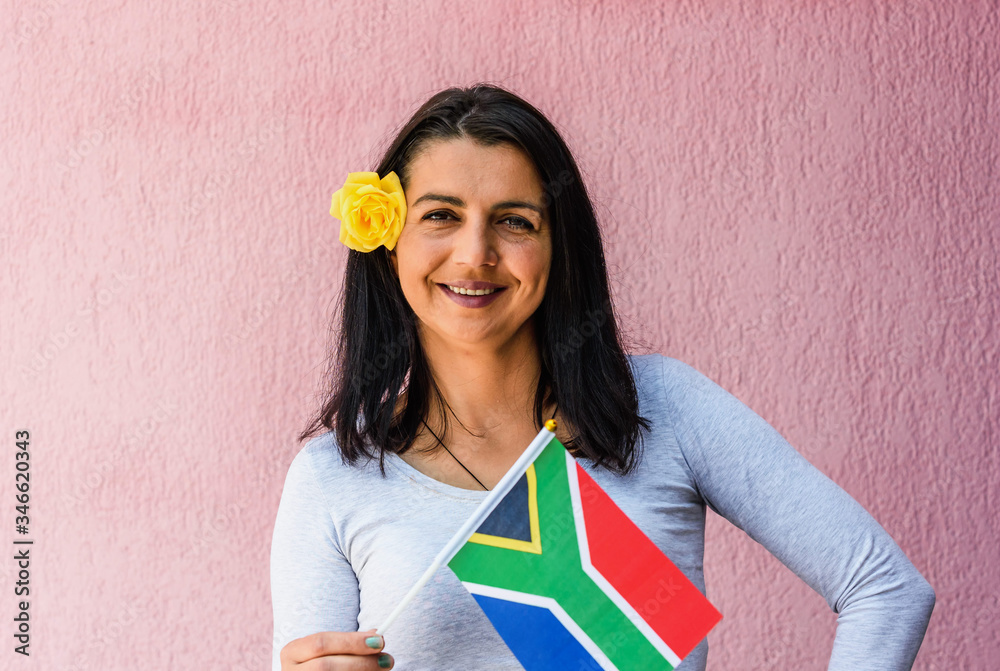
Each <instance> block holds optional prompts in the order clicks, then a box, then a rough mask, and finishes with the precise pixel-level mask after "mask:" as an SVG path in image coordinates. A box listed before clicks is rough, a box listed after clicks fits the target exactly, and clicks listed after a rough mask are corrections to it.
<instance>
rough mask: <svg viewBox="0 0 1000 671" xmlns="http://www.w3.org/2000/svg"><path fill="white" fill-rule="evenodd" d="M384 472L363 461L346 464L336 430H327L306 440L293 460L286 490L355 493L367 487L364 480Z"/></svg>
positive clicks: (319, 493) (326, 493)
mask: <svg viewBox="0 0 1000 671" xmlns="http://www.w3.org/2000/svg"><path fill="white" fill-rule="evenodd" d="M373 472H374V474H375V475H380V471H379V468H378V464H377V463H374V462H372V461H360V462H359V463H357V464H354V465H351V464H348V463H345V462H344V460H343V457H342V456H341V453H340V448H339V446H338V445H337V441H336V439H335V438H334V435H333V433H332V432H326V433H323V434H321V435H319V436H316V437H314V438H312V439H310V440H309V441H307V442H306V444H305V445H303V446H302V448H301V449H300V450H299V452H298V453H297V454H296V455H295V457H294V458H293V459H292V463H291V465H289V467H288V475H287V476H286V478H285V493H288V492H289V490H290V489H292V488H297V489H300V490H305V491H311V492H312V493H313V494H314V495H319V496H322V497H326V496H329V495H330V494H331V493H332V492H345V491H346V492H352V491H353V490H356V489H358V488H359V487H364V485H363V484H362V483H363V481H364V480H367V478H368V477H371V476H372V475H373Z"/></svg>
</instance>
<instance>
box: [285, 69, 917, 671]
mask: <svg viewBox="0 0 1000 671" xmlns="http://www.w3.org/2000/svg"><path fill="white" fill-rule="evenodd" d="M376 173H377V175H374V179H375V182H374V183H378V184H382V185H385V184H388V185H389V186H388V188H389V190H390V191H392V185H393V181H392V180H393V178H394V177H393V176H398V185H399V190H398V192H397V195H396V196H389V202H390V208H389V209H390V210H391V202H395V201H392V198H398V202H397V205H398V213H399V214H401V215H403V216H405V218H404V219H402V220H401V221H400V222H397V223H396V224H393V223H392V222H391V221H390V220H391V214H392V213H391V211H387V214H386V216H387V217H388V219H386V220H385V221H383V222H382V223H383V224H384V225H383V228H384V229H385V230H387V231H389V235H388V237H387V238H385V239H384V240H383V241H382V242H381V244H374V243H372V242H371V241H370V240H369V241H364V240H362V241H360V242H359V241H358V240H355V239H353V238H352V237H351V236H352V234H353V233H357V230H355V231H354V232H353V233H352V232H351V231H347V232H345V230H344V229H342V236H341V239H342V241H345V242H347V243H348V244H350V245H351V246H352V247H353V248H354V249H355V250H364V251H352V252H351V253H350V254H349V258H348V262H347V272H346V277H345V281H344V294H343V305H342V307H343V310H342V321H341V327H340V340H339V346H338V351H337V355H336V357H334V366H333V375H332V384H331V390H330V394H329V397H328V400H327V402H326V404H325V405H324V407H323V409H322V411H321V412H320V413H319V415H318V417H317V418H316V419H315V421H314V422H313V424H312V425H311V426H310V427H309V429H307V431H305V432H304V433H303V435H302V436H301V438H306V437H309V436H316V434H317V433H318V432H320V430H321V429H324V428H325V429H328V431H326V432H325V433H323V434H322V435H319V436H318V437H314V438H313V439H312V440H310V441H309V442H308V444H306V446H305V447H304V448H303V449H302V450H301V452H300V453H299V454H298V456H297V457H296V458H295V460H294V461H293V463H292V465H291V467H290V469H289V472H288V477H287V480H286V483H285V488H284V491H283V493H282V498H281V504H280V507H279V511H278V516H277V521H276V525H275V530H274V540H273V545H272V555H271V561H272V563H271V580H272V593H273V602H274V618H275V619H274V622H275V634H274V661H273V664H274V669H276V670H277V669H286V670H287V669H300V670H303V671H305V670H308V669H377V668H390V667H391V665H393V664H394V663H396V662H398V663H399V666H400V668H405V669H408V670H410V669H435V670H440V669H516V668H520V667H519V665H518V664H517V661H516V659H515V658H514V657H513V655H512V654H511V653H510V651H509V650H508V649H507V648H506V646H505V645H504V643H503V641H502V639H500V637H499V635H498V634H497V633H496V632H495V630H494V629H493V628H492V626H491V625H490V623H489V620H487V619H486V617H485V615H483V613H482V612H481V611H480V609H479V607H478V606H477V605H476V602H475V601H474V600H473V598H472V597H471V596H470V595H469V594H468V593H467V592H466V591H465V589H464V588H463V587H462V585H461V584H460V583H459V582H458V580H457V578H456V577H455V576H454V574H452V573H451V572H450V571H448V570H447V569H444V570H441V571H438V573H437V575H436V576H435V578H434V579H433V580H432V581H431V582H430V583H429V584H428V585H427V586H426V587H425V588H424V590H423V591H422V592H421V593H420V595H419V596H418V598H417V600H416V601H415V602H414V603H412V604H411V605H410V606H409V607H408V608H407V610H406V611H404V613H403V615H402V616H401V617H400V619H399V620H398V621H397V622H396V624H394V625H393V629H392V630H391V631H390V632H389V635H388V640H383V637H381V636H376V635H373V632H374V630H375V628H376V627H378V626H379V624H381V622H382V621H384V619H385V618H386V616H387V615H388V614H389V612H390V611H391V610H392V609H393V608H394V607H395V606H396V604H397V603H399V601H400V600H401V599H402V598H403V596H404V595H405V594H406V592H407V590H408V589H409V588H410V587H411V585H413V583H414V582H416V580H417V579H418V578H419V576H420V574H421V573H422V572H423V570H424V569H425V568H426V567H427V566H428V565H429V564H430V562H431V559H432V558H433V557H434V555H435V554H436V553H437V552H438V551H439V550H440V548H441V547H442V546H443V545H444V544H445V543H446V542H447V540H448V539H449V538H450V536H451V534H452V533H453V532H454V531H455V529H457V528H458V527H459V526H460V525H461V523H462V522H463V521H464V520H465V519H466V518H467V517H468V516H469V514H470V513H471V512H472V511H473V509H474V508H475V507H476V505H477V504H478V503H479V502H480V501H481V500H482V499H483V498H484V497H485V496H486V490H488V489H490V488H492V487H493V486H494V485H495V484H496V483H497V481H499V479H500V478H501V477H502V476H503V474H504V473H505V472H506V471H507V469H508V468H509V467H510V466H511V464H512V463H513V462H514V461H515V460H516V458H517V457H518V455H519V454H520V453H521V451H522V450H523V449H524V448H525V447H526V446H527V445H528V443H529V442H530V441H531V439H532V438H533V437H534V436H535V435H536V434H537V433H538V431H539V429H540V427H541V425H542V423H543V421H544V420H545V419H547V418H549V417H555V418H556V419H557V421H558V430H557V432H556V435H557V437H558V438H559V439H560V441H561V442H562V443H563V444H564V445H566V446H567V448H569V449H570V450H571V452H572V453H573V454H574V456H576V457H577V458H578V459H580V460H581V463H583V464H584V466H585V467H586V468H588V470H589V472H590V473H591V474H592V476H593V477H594V478H595V479H596V480H597V482H598V483H599V484H600V485H601V486H602V487H603V488H604V489H605V491H607V492H608V494H609V495H610V496H611V497H612V498H613V499H614V500H615V502H616V503H617V504H618V505H619V507H621V508H622V510H624V511H625V513H627V514H628V515H629V516H630V517H631V518H632V519H633V521H635V522H636V524H638V526H639V527H640V528H642V529H643V531H645V532H646V534H647V535H648V536H649V537H650V538H651V539H652V540H653V541H654V542H655V543H656V544H657V545H658V546H659V547H660V548H661V549H662V550H663V551H664V552H665V553H666V554H667V555H668V556H669V557H670V559H671V560H672V561H673V563H674V564H676V565H677V566H678V567H679V568H680V569H681V570H682V571H683V572H684V573H685V574H686V575H687V576H688V578H690V579H691V580H692V581H693V582H694V584H695V585H697V586H698V588H699V589H700V590H702V591H703V592H704V590H705V585H704V576H703V570H702V558H703V554H704V524H705V506H706V505H708V506H710V507H711V508H712V509H713V510H715V511H716V512H718V513H719V514H721V515H722V516H724V517H726V518H727V519H728V520H730V521H731V522H733V523H734V524H736V525H738V526H739V527H740V528H742V529H744V530H745V531H746V532H747V533H748V534H749V535H750V536H751V537H752V538H754V539H755V540H757V541H758V542H760V543H762V544H763V545H765V546H766V547H767V548H768V549H769V550H770V551H771V552H772V553H774V554H775V555H776V556H777V557H778V558H779V559H780V560H781V561H782V562H784V563H785V564H786V565H787V566H788V567H789V568H791V569H792V570H793V571H794V572H795V573H796V574H797V575H799V576H800V577H802V578H803V579H804V580H805V581H806V582H807V583H808V584H809V585H810V586H811V587H813V589H815V590H816V591H818V592H819V593H820V594H822V595H823V597H824V598H825V599H826V600H827V602H828V603H829V604H830V606H831V608H833V609H834V610H835V611H836V612H837V613H839V619H838V625H837V635H836V640H835V644H834V648H833V654H832V658H831V662H830V668H836V669H848V668H851V669H857V668H873V669H875V668H877V669H904V668H909V667H910V665H911V664H912V662H913V659H914V657H915V655H916V652H917V649H918V647H919V645H920V642H921V640H922V638H923V634H924V631H925V629H926V626H927V621H928V619H929V617H930V612H931V609H932V608H933V604H934V592H933V590H932V589H931V588H930V586H929V585H928V584H927V582H926V581H925V580H924V579H923V577H922V576H921V575H920V573H919V572H917V570H916V569H915V568H914V567H913V565H912V564H911V563H910V562H909V561H908V560H907V558H906V557H905V556H904V555H903V553H902V552H901V551H900V549H899V548H898V547H897V546H896V544H895V543H894V542H893V540H892V539H891V538H890V537H889V535H888V534H887V533H886V532H885V531H884V530H883V529H882V528H881V527H880V526H879V525H878V524H877V523H876V522H875V521H874V520H873V519H872V518H871V517H870V516H869V515H868V514H867V513H866V512H865V510H864V509H863V508H862V507H861V506H860V505H859V504H857V503H856V502H855V501H854V500H853V499H851V498H850V496H848V495H847V494H846V493H845V492H844V491H843V490H841V489H840V488H839V487H837V486H836V485H835V484H834V483H833V482H831V481H830V480H829V479H827V478H826V477H825V476H824V475H822V474H821V473H820V472H819V471H817V470H816V469H815V468H813V467H812V466H811V465H810V464H809V463H808V462H807V461H806V460H805V459H803V458H802V457H801V456H800V455H799V454H798V453H797V452H796V451H795V450H794V449H793V448H792V447H791V446H790V445H788V443H787V442H785V441H784V440H783V439H782V438H781V436H780V435H778V433H777V432H776V431H775V430H774V429H773V428H771V427H770V426H769V425H768V424H767V423H766V422H765V421H764V420H762V419H761V418H760V417H758V416H757V415H756V414H754V413H753V412H752V411H750V410H749V409H748V408H747V407H746V406H744V405H743V404H741V403H740V402H739V401H738V400H736V399H735V398H734V397H732V396H730V395H729V394H728V393H727V392H725V391H724V390H722V389H721V388H719V387H718V386H716V385H715V384H714V383H712V382H711V381H710V380H708V379H707V378H705V377H704V376H702V375H701V374H699V373H698V372H696V371H695V370H693V369H691V368H690V367H688V366H685V365H684V364H682V363H680V362H678V361H675V360H672V359H669V358H666V357H662V356H660V355H645V356H626V354H625V352H624V349H623V345H622V343H621V339H620V336H619V333H618V330H617V327H616V324H615V318H614V312H613V310H612V307H611V300H610V292H609V288H608V279H607V272H606V268H605V261H604V254H603V250H602V246H601V239H600V233H599V230H598V226H597V222H596V219H595V216H594V212H593V208H592V206H591V202H590V199H589V197H588V195H587V192H586V190H585V188H584V185H583V181H582V179H581V177H580V173H579V171H578V170H577V167H576V164H575V162H574V161H573V158H572V156H571V155H570V153H569V151H568V149H567V148H566V146H565V144H564V143H563V141H562V139H561V138H560V136H559V134H558V133H557V131H556V130H555V129H554V128H553V126H552V125H551V124H550V123H549V122H548V121H547V120H546V119H545V118H544V116H543V115H542V114H541V113H540V112H538V111H537V110H536V109H534V108H533V107H532V106H531V105H529V104H528V103H527V102H525V101H523V100H521V99H520V98H518V97H516V96H514V95H513V94H511V93H509V92H506V91H504V90H502V89H498V88H495V87H490V86H482V85H481V86H476V87H473V88H470V89H448V90H446V91H442V92H440V93H438V94H437V95H435V96H434V97H432V98H431V99H430V100H429V101H428V102H427V103H426V104H425V105H423V106H422V107H421V108H420V110H418V111H417V112H416V114H415V115H414V116H413V118H411V119H410V121H409V122H408V123H407V124H406V126H405V127H404V128H403V129H402V130H401V131H400V132H399V134H398V136H397V137H396V139H395V141H394V142H393V143H392V145H391V146H390V147H389V149H388V150H387V152H386V154H385V156H384V158H383V159H382V161H381V163H380V164H379V166H378V168H377V170H376ZM369 175H370V174H369ZM346 188H347V186H345V189H346ZM361 190H363V189H361ZM343 191H344V190H342V191H340V192H338V194H337V195H335V198H334V208H333V210H332V211H334V212H335V213H342V214H343V216H344V217H348V216H350V212H349V210H350V208H349V207H347V206H345V205H344V203H345V202H346V201H343V200H342V198H343V196H342V195H341V194H342V192H343ZM404 195H405V206H404V205H403V198H404ZM342 206H343V207H342ZM338 208H339V209H338ZM387 222H388V223H387ZM403 222H405V223H403ZM367 223H370V222H367V221H366V226H367ZM398 224H402V226H401V229H400V228H399V225H398ZM360 228H364V230H369V229H367V228H365V227H360ZM393 229H394V230H393ZM359 230H360V229H359ZM363 233H364V231H362V233H361V234H359V235H363ZM397 233H398V239H393V236H394V235H396V234H397ZM375 242H376V243H378V241H375ZM383 650H384V651H383ZM707 650H708V648H707V642H705V641H703V642H702V643H701V645H699V646H698V647H697V648H696V649H695V650H694V651H693V652H692V653H691V654H690V655H689V656H688V657H687V658H686V659H685V660H684V662H683V663H682V664H681V666H680V667H678V668H680V669H704V668H705V664H706V656H707Z"/></svg>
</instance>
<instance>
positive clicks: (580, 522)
mask: <svg viewBox="0 0 1000 671" xmlns="http://www.w3.org/2000/svg"><path fill="white" fill-rule="evenodd" d="M448 566H449V567H451V569H452V570H453V571H454V572H455V574H456V575H457V576H458V578H459V579H460V580H461V581H462V583H463V584H464V585H465V587H466V588H467V589H468V590H469V592H470V593H471V594H472V595H473V597H474V598H475V599H476V601H477V602H478V603H479V605H480V607H481V608H482V609H483V611H484V612H485V613H486V615H487V616H488V617H489V618H490V621H491V622H492V623H493V626H494V627H496V629H497V631H498V632H499V633H500V635H501V636H502V637H503V639H504V641H505V642H506V643H507V646H508V647H509V648H510V649H511V651H512V652H513V653H514V655H515V656H516V657H517V659H518V661H519V662H520V663H521V665H522V666H524V668H525V669H528V671H533V670H535V669H673V668H674V667H676V666H677V665H678V664H679V663H680V661H681V659H683V658H684V657H685V656H686V655H687V654H688V653H689V652H691V650H692V649H693V648H694V647H695V646H696V645H698V643H699V642H701V640H702V639H703V638H704V637H705V636H706V635H707V634H708V632H709V630H710V629H711V628H712V627H713V626H715V624H716V623H718V622H719V620H720V619H722V615H721V614H720V613H719V612H718V611H717V610H716V609H715V608H714V607H713V606H712V604H711V603H709V602H708V600H707V599H706V598H705V597H704V595H702V593H701V592H700V591H698V588H697V587H695V586H694V584H693V583H691V581H689V580H688V579H687V577H685V576H684V574H683V573H681V571H680V570H679V569H678V568H677V567H676V566H674V565H673V563H672V562H671V561H670V560H669V559H668V558H667V557H666V555H664V554H663V553H662V552H661V551H660V550H659V548H657V547H656V545H654V544H653V542H652V541H650V540H649V538H647V537H646V535H645V534H644V533H643V532H642V531H640V530H639V528H638V527H637V526H635V524H633V523H632V521H631V520H630V519H629V518H628V517H627V516H626V515H625V514H624V513H623V512H622V511H621V510H620V509H619V508H618V506H616V505H615V503H614V502H613V501H612V500H611V498H610V497H609V496H608V495H607V494H606V493H605V492H604V490H602V489H601V488H600V487H599V486H598V485H597V483H596V482H594V480H593V479H592V478H591V477H590V475H588V474H587V472H586V471H584V470H583V468H582V467H580V465H579V464H577V463H576V460H575V459H573V457H572V456H570V454H569V452H567V451H566V448H565V447H564V446H563V445H562V443H560V442H559V441H558V440H557V439H556V438H555V437H551V439H550V440H549V442H548V444H547V445H546V446H545V448H544V449H543V450H542V451H541V454H539V456H538V457H537V458H536V459H535V460H534V462H533V463H532V464H531V465H530V466H528V468H527V470H526V471H525V472H524V474H523V475H522V476H521V477H520V479H519V480H518V481H517V483H516V484H515V485H514V486H513V488H512V489H511V490H510V492H509V493H508V494H507V495H506V496H504V497H503V498H502V499H501V500H500V502H499V503H498V504H497V506H496V508H494V509H493V511H492V512H491V513H490V514H489V516H488V517H487V518H486V519H485V520H484V521H483V522H482V523H481V524H480V525H479V526H478V528H476V531H475V533H473V534H472V536H471V537H470V538H469V540H468V541H467V542H466V543H465V544H464V545H463V546H462V547H461V549H459V550H458V552H457V553H456V554H455V555H454V557H453V558H452V559H451V560H450V561H449V562H448Z"/></svg>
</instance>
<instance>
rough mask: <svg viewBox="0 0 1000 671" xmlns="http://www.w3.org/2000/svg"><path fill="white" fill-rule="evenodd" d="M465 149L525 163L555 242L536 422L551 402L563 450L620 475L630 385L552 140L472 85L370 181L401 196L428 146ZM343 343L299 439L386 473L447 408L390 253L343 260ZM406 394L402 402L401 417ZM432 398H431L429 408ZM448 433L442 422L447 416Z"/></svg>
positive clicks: (634, 444) (624, 465) (628, 446)
mask: <svg viewBox="0 0 1000 671" xmlns="http://www.w3.org/2000/svg"><path fill="white" fill-rule="evenodd" d="M460 138H467V139H471V140H473V141H475V142H478V143H480V144H482V145H484V146H494V145H498V144H504V143H505V144H509V145H512V146H514V147H517V148H519V149H521V150H522V151H523V152H524V153H525V154H527V156H528V157H529V158H530V159H531V160H532V162H533V163H534V165H535V168H536V169H537V171H538V174H539V176H540V178H541V180H542V188H543V193H544V196H543V205H545V206H547V207H548V213H549V220H550V222H551V231H552V263H551V266H550V271H549V279H548V283H547V285H546V289H545V296H544V297H543V299H542V302H541V304H540V305H539V307H538V309H537V311H536V312H535V314H534V316H533V319H534V320H535V332H536V334H537V338H538V345H539V347H540V354H541V375H540V377H539V380H538V387H537V389H536V392H535V405H534V410H535V422H536V426H541V425H542V423H543V421H544V418H543V417H542V412H543V410H544V408H545V405H546V404H547V403H551V402H555V403H556V404H557V407H558V409H559V412H560V413H561V415H562V416H563V417H564V418H565V420H566V421H567V422H568V424H569V427H570V428H571V429H572V431H573V435H572V437H571V439H570V440H569V441H568V442H567V444H566V447H567V448H568V449H570V450H571V451H572V452H573V454H575V455H577V456H582V457H586V458H588V459H590V460H591V461H593V462H594V463H595V464H597V465H600V466H606V467H608V468H610V469H612V470H614V471H616V472H618V473H622V474H625V473H628V472H629V471H631V470H632V469H633V468H634V467H635V465H636V464H637V463H638V459H639V445H640V441H639V438H640V430H641V429H647V430H648V429H649V422H648V420H646V419H645V418H644V417H642V416H640V415H639V414H638V396H637V393H636V387H635V380H634V378H633V375H632V370H631V368H630V367H629V363H628V358H627V356H626V354H625V347H624V344H623V342H622V339H621V335H620V333H619V330H618V326H617V324H616V320H615V313H614V308H613V305H612V302H611V293H610V290H609V284H608V272H607V267H606V264H605V260H604V249H603V246H602V243H601V234H600V230H599V228H598V224H597V218H596V216H595V214H594V207H593V205H592V203H591V200H590V197H589V196H588V194H587V190H586V188H585V186H584V183H583V179H582V178H581V176H580V171H579V170H578V168H577V166H576V162H575V161H574V160H573V157H572V155H571V154H570V152H569V149H568V148H567V146H566V144H565V142H564V141H563V139H562V138H561V137H560V135H559V133H558V131H557V130H556V129H555V127H554V126H553V125H552V124H551V123H550V122H549V120H548V119H546V118H545V116H544V115H542V113H541V112H539V111H538V110H537V109H535V107H533V106H532V105H531V104H529V103H528V102H526V101H524V100H522V99H521V98H519V97H518V96H516V95H514V94H513V93H511V92H509V91H506V90H504V89H502V88H498V87H495V86H490V85H485V84H478V85H475V86H472V87H470V88H450V89H446V90H444V91H441V92H439V93H437V94H435V95H434V96H433V97H432V98H431V99H430V100H428V101H427V102H426V103H424V105H423V106H421V107H420V109H419V110H417V112H416V113H415V114H414V115H413V116H412V117H411V118H410V120H409V121H408V122H407V123H406V125H405V126H403V128H402V129H401V130H400V131H399V133H398V134H397V135H396V137H395V139H394V140H393V141H392V143H391V145H390V146H389V148H388V149H387V150H386V151H385V154H384V155H383V157H382V160H381V161H380V162H379V164H378V167H377V168H376V169H375V172H377V173H378V174H379V176H380V177H382V176H385V175H386V174H388V173H389V172H390V171H395V172H396V174H397V175H398V176H399V178H400V182H401V183H402V186H403V189H404V191H405V189H406V187H407V184H408V183H409V174H408V169H409V167H410V162H411V161H412V160H413V159H414V158H415V157H416V156H417V155H418V154H419V153H420V151H421V150H422V149H424V148H425V147H426V146H427V144H428V143H430V142H433V141H439V140H451V139H460ZM339 308H340V309H339V311H340V314H341V317H340V324H339V338H338V339H337V346H336V350H335V352H334V353H333V355H332V356H331V358H330V369H329V371H328V379H329V387H328V392H327V394H326V400H325V402H324V403H323V406H322V409H321V410H320V411H319V413H318V414H317V415H316V416H315V418H314V419H313V420H312V421H311V423H310V424H309V426H308V427H307V428H306V429H305V430H304V431H303V432H302V434H301V435H300V436H299V440H300V441H301V440H303V439H305V438H308V437H311V436H313V435H316V434H318V433H319V432H320V431H321V430H322V429H323V428H324V427H325V428H326V429H328V430H331V431H333V432H334V435H335V437H336V440H337V444H338V446H339V449H340V451H341V455H342V457H343V459H344V461H345V463H348V464H355V463H356V462H357V460H358V459H359V458H360V457H362V456H366V457H368V458H370V459H376V458H377V459H378V462H379V466H380V468H382V469H383V472H384V468H385V463H384V460H385V454H386V452H394V453H397V454H401V453H403V452H405V451H407V450H408V449H410V447H411V446H412V445H413V443H414V440H415V439H416V436H417V434H418V432H419V427H420V424H421V421H422V420H424V419H425V418H426V417H427V413H428V410H429V408H430V402H431V400H432V398H434V397H436V398H438V399H441V400H442V401H443V400H444V399H443V397H442V396H441V394H440V390H439V389H438V388H437V385H436V384H435V382H434V379H433V376H432V375H431V374H430V370H429V367H428V364H427V360H426V359H425V357H424V353H423V351H422V349H421V346H420V341H419V339H418V338H417V329H416V317H415V315H414V313H413V310H411V309H410V306H409V304H408V303H407V302H406V299H405V298H404V296H403V292H402V289H401V288H400V284H399V280H398V278H397V277H396V276H395V274H394V272H393V269H392V265H391V261H390V257H389V253H388V251H387V250H386V249H385V247H379V248H378V249H376V250H375V251H372V252H368V253H362V252H357V251H354V250H350V251H349V252H348V258H347V269H346V272H345V275H344V286H343V291H342V294H341V297H340V306H339ZM404 389H405V390H406V392H407V393H406V402H405V405H404V406H403V408H402V410H401V411H400V412H398V413H397V412H396V406H397V403H398V399H399V396H400V394H401V393H402V392H403V390H404ZM432 392H433V394H434V396H432ZM445 418H446V419H445V421H446V422H447V413H445Z"/></svg>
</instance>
